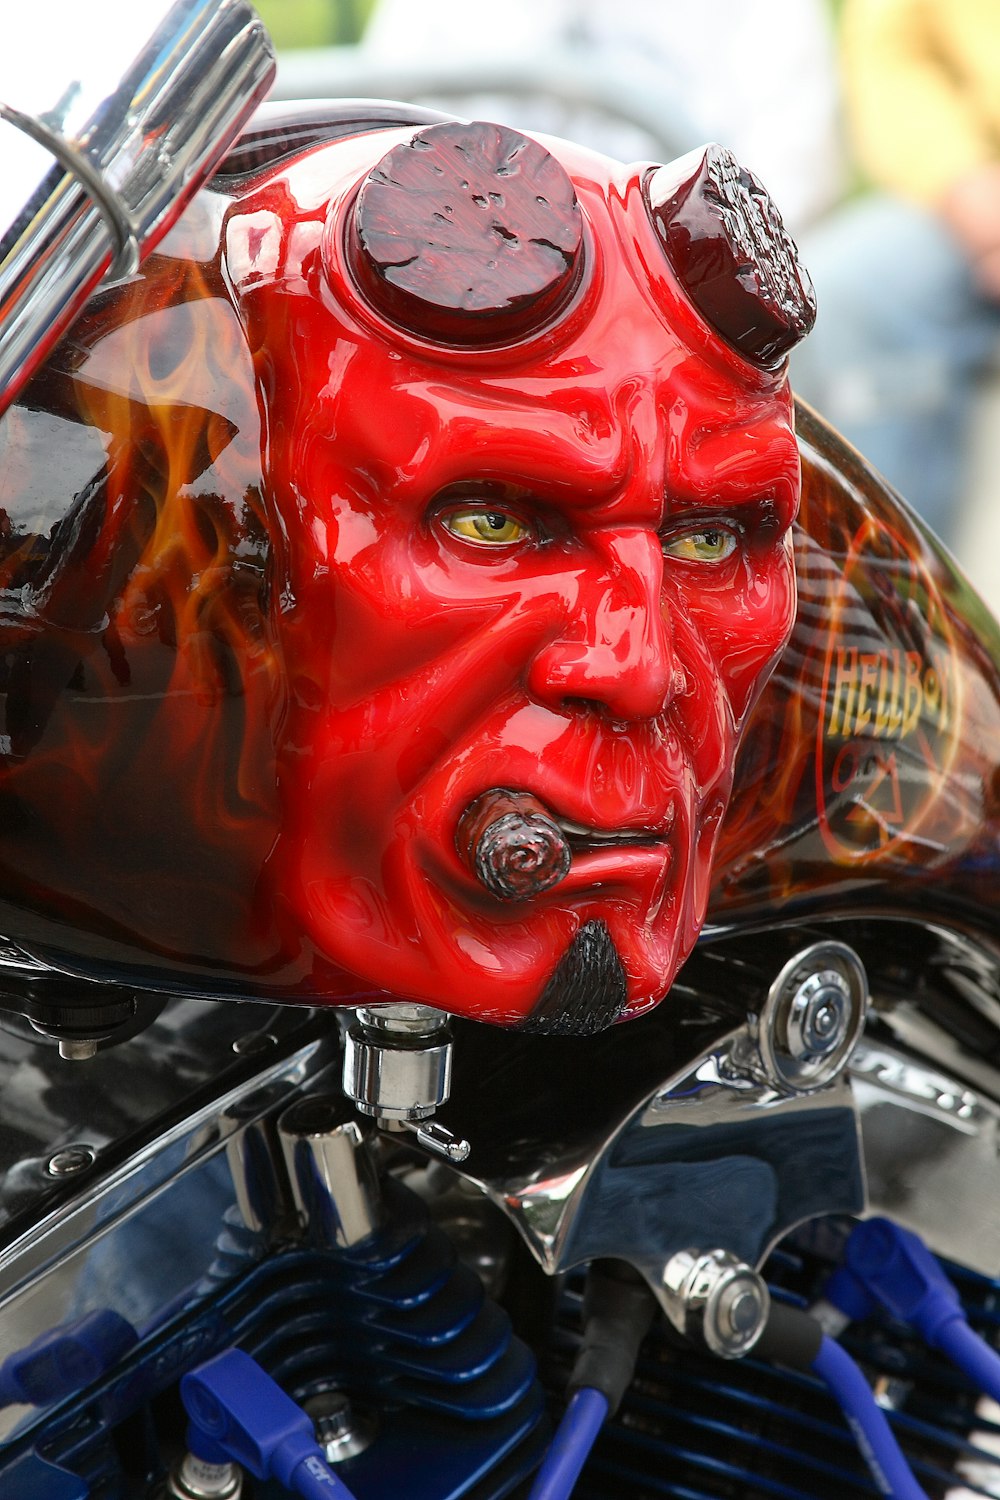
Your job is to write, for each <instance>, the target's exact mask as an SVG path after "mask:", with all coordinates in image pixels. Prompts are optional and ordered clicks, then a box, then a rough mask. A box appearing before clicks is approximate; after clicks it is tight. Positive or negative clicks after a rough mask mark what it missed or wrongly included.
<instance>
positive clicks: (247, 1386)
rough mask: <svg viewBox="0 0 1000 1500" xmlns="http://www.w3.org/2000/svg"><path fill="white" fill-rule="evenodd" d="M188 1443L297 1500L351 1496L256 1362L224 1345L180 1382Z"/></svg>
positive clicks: (309, 1428)
mask: <svg viewBox="0 0 1000 1500" xmlns="http://www.w3.org/2000/svg"><path fill="white" fill-rule="evenodd" d="M181 1400H182V1401H183V1402H184V1409H185V1410H186V1412H187V1414H188V1418H189V1421H190V1425H189V1427H188V1447H189V1449H190V1451H191V1452H192V1454H193V1455H194V1456H195V1457H196V1458H200V1459H203V1460H204V1461H205V1462H206V1463H214V1464H221V1463H225V1462H235V1463H239V1464H242V1465H243V1467H244V1468H245V1469H248V1470H249V1472H250V1473H251V1474H252V1475H253V1476H254V1478H255V1479H270V1478H274V1479H277V1480H278V1481H279V1483H281V1484H283V1485H284V1486H285V1488H286V1489H288V1490H291V1491H292V1493H293V1494H296V1495H301V1496H302V1497H303V1500H354V1497H353V1496H352V1495H351V1492H350V1490H349V1489H348V1488H347V1486H346V1485H345V1484H344V1483H343V1482H342V1480H340V1479H339V1478H338V1477H337V1475H336V1474H335V1473H334V1472H333V1470H332V1469H331V1468H330V1466H329V1464H328V1463H327V1461H326V1458H325V1457H324V1454H323V1450H322V1449H321V1448H320V1446H319V1444H318V1443H317V1442H316V1437H315V1433H314V1431H313V1424H312V1422H311V1421H310V1419H309V1417H308V1416H307V1415H306V1413H305V1412H304V1411H303V1410H302V1408H301V1407H300V1406H297V1405H296V1404H295V1402H294V1401H293V1400H292V1399H291V1397H289V1396H286V1395H285V1393H284V1391H283V1390H282V1389H281V1387H280V1386H279V1385H277V1384H276V1383H275V1382H274V1381H273V1380H272V1379H271V1377H270V1375H268V1374H267V1373H266V1372H265V1371H264V1370H262V1369H261V1367H260V1365H258V1364H257V1362H256V1360H253V1359H251V1358H250V1356H249V1355H248V1354H244V1353H243V1352H242V1351H241V1350H239V1349H228V1350H227V1351H226V1352H225V1353H224V1354H219V1355H217V1356H216V1358H215V1359H210V1360H208V1361H207V1362H206V1363H205V1364H203V1365H201V1366H199V1368H198V1369H196V1370H191V1371H190V1372H189V1373H188V1374H187V1375H185V1376H184V1377H183V1378H182V1380H181Z"/></svg>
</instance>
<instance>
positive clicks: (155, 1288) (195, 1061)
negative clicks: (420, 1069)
mask: <svg viewBox="0 0 1000 1500" xmlns="http://www.w3.org/2000/svg"><path fill="white" fill-rule="evenodd" d="M248 1009H250V1010H251V1011H257V1010H258V1007H252V1008H248V1007H246V1006H240V1005H210V1004H207V1003H205V1002H200V1001H173V1002H171V1003H170V1004H169V1005H168V1006H167V1008H166V1010H165V1011H164V1013H163V1015H162V1016H161V1017H160V1018H159V1019H158V1020H157V1022H156V1023H154V1025H153V1026H151V1027H150V1028H149V1030H148V1031H147V1032H144V1033H142V1034H141V1035H139V1036H137V1037H134V1038H132V1039H131V1040H130V1041H129V1042H125V1043H123V1044H122V1045H121V1046H120V1047H119V1048H116V1049H112V1050H110V1051H108V1052H104V1053H101V1054H99V1056H98V1057H97V1058H95V1059H93V1061H92V1062H90V1063H88V1064H87V1065H86V1067H81V1068H67V1066H66V1064H65V1063H62V1062H60V1061H59V1058H58V1056H57V1054H56V1050H55V1048H53V1047H51V1046H46V1045H45V1044H43V1043H41V1042H39V1041H37V1040H34V1041H31V1040H28V1039H27V1038H26V1037H23V1036H19V1035H17V1034H16V1032H13V1033H12V1032H11V1031H9V1030H8V1031H0V1087H3V1086H4V1085H5V1086H6V1087H5V1088H4V1093H3V1098H4V1120H5V1124H6V1125H7V1127H8V1128H7V1129H6V1130H5V1131H3V1132H0V1150H5V1152H6V1155H7V1160H8V1163H9V1169H8V1172H7V1174H6V1181H5V1192H7V1193H8V1203H7V1205H6V1206H7V1210H8V1212H7V1231H6V1238H5V1239H4V1238H3V1237H2V1228H0V1364H3V1362H4V1361H5V1360H7V1359H9V1358H11V1357H13V1356H19V1355H23V1353H24V1351H26V1350H29V1351H30V1350H31V1349H32V1348H34V1347H35V1346H36V1345H37V1346H38V1347H39V1349H40V1350H45V1349H48V1348H49V1347H50V1346H51V1341H53V1340H56V1339H61V1338H69V1339H71V1338H72V1337H73V1333H74V1330H75V1329H76V1328H78V1327H79V1325H80V1324H81V1320H84V1319H91V1320H92V1319H94V1318H100V1319H101V1320H103V1322H105V1323H107V1325H108V1326H109V1327H111V1329H112V1330H113V1331H114V1333H115V1348H114V1349H113V1350H111V1351H109V1358H112V1357H113V1358H117V1357H119V1356H120V1353H121V1348H120V1344H121V1332H122V1330H126V1331H127V1332H128V1334H129V1337H130V1338H131V1340H132V1342H135V1340H136V1339H143V1338H146V1337H147V1336H148V1335H150V1334H151V1333H153V1332H155V1330H156V1329H157V1328H159V1327H160V1326H161V1325H162V1324H163V1323H165V1322H166V1321H167V1320H169V1319H170V1318H171V1317H172V1316H174V1315H175V1314H176V1313H178V1312H179V1311H181V1309H183V1308H187V1307H190V1306H192V1305H194V1304H196V1303H197V1302H198V1301H200V1300H202V1299H205V1298H208V1297H210V1296H211V1295H212V1294H213V1293H214V1292H215V1291H216V1290H217V1289H218V1288H219V1287H220V1286H221V1285H224V1284H225V1283H226V1282H227V1281H228V1280H229V1279H231V1278H232V1277H233V1276H235V1275H238V1274H240V1272H241V1271H243V1270H244V1269H246V1268H247V1267H248V1266H249V1265H251V1264H252V1263H253V1262H254V1261H255V1260H257V1259H259V1258H260V1257H261V1256H262V1255H264V1254H265V1253H266V1251H267V1249H268V1247H269V1246H270V1244H271V1243H272V1242H273V1241H274V1240H275V1239H276V1238H281V1237H284V1236H285V1235H286V1234H287V1233H288V1232H289V1231H290V1230H292V1229H294V1218H293V1216H292V1213H291V1195H290V1192H289V1189H288V1185H287V1180H286V1178H285V1174H284V1170H283V1166H282V1161H281V1153H280V1149H279V1148H278V1146H277V1139H276V1135H275V1124H274V1122H275V1119H276V1117H277V1115H278V1114H279V1113H280V1112H281V1111H282V1110H283V1109H286V1108H287V1107H288V1106H289V1105H290V1104H292V1103H293V1102H294V1101H295V1099H296V1098H298V1097H299V1096H300V1094H301V1092H302V1091H303V1089H304V1088H306V1087H307V1086H313V1085H316V1086H322V1082H323V1080H324V1079H327V1080H328V1086H329V1087H335V1086H336V1078H337V1073H338V1072H339V1066H340V1060H339V1041H338V1037H337V1031H336V1026H335V1024H332V1018H331V1025H330V1026H329V1028H324V1031H323V1033H322V1034H320V1035H319V1036H317V1034H316V1033H317V1029H318V1028H317V1024H316V1023H314V1022H313V1020H312V1018H311V1017H310V1014H309V1013H308V1012H298V1013H295V1012H289V1013H286V1016H284V1017H280V1016H279V1017H278V1019H277V1020H276V1022H275V1024H274V1026H273V1027H272V1032H273V1033H274V1037H275V1041H274V1046H273V1047H266V1048H263V1049H262V1050H257V1051H254V1050H253V1049H251V1055H250V1057H249V1058H248V1057H246V1056H244V1057H242V1058H241V1057H240V1055H239V1052H238V1050H237V1048H238V1044H239V1042H240V1039H241V1038H242V1037H243V1036H244V1035H245V1034H246V1032H247V1031H248V1030H249V1029H250V1027H249V1025H248V1021H247V1012H248ZM254 1064H256V1071H253V1069H254ZM234 1069H235V1070H236V1074H235V1078H234V1075H233V1072H232V1070H234ZM227 1075H228V1076H227ZM248 1075H249V1076H248ZM32 1098H34V1099H37V1101H38V1103H37V1106H36V1108H35V1111H34V1118H32V1113H31V1100H32ZM48 1098H51V1099H52V1100H55V1101H57V1102H58V1106H59V1108H58V1113H59V1114H61V1115H62V1117H63V1120H64V1122H66V1123H63V1124H62V1125H61V1126H60V1125H59V1122H58V1120H57V1118H56V1117H55V1113H54V1111H53V1110H51V1109H50V1108H48V1107H47V1099H48ZM21 1101H24V1103H25V1104H26V1105H27V1106H28V1107H27V1108H26V1109H22V1110H19V1108H18V1106H19V1103H20V1102H21ZM158 1119H165V1120H166V1122H167V1123H165V1124H163V1125H162V1126H159V1127H158V1125H157V1121H158ZM15 1120H16V1121H17V1126H18V1128H17V1129H12V1128H11V1126H12V1122H13V1121H15ZM171 1121H172V1123H171ZM69 1122H74V1123H72V1124H70V1123H69ZM116 1125H117V1134H116V1133H115V1129H114V1127H115V1126H116ZM22 1127H23V1128H22ZM27 1130H30V1131H31V1132H32V1133H34V1134H35V1135H37V1136H41V1137H47V1138H48V1145H47V1147H46V1148H45V1149H44V1150H43V1151H41V1152H38V1154H37V1155H33V1154H32V1148H31V1146H30V1145H29V1146H28V1148H27V1151H26V1153H25V1158H24V1159H23V1160H22V1161H20V1162H17V1161H15V1160H13V1158H14V1157H15V1155H16V1151H17V1149H18V1147H20V1149H21V1150H22V1151H24V1149H25V1134H26V1131H27ZM60 1137H62V1139H63V1140H64V1141H65V1142H66V1144H65V1145H63V1146H60ZM70 1145H72V1148H73V1149H74V1153H76V1154H75V1155H74V1160H77V1159H79V1163H80V1166H79V1170H77V1171H75V1172H74V1173H73V1174H71V1176H70V1178H69V1179H65V1178H62V1179H60V1178H52V1177H51V1176H48V1175H47V1173H46V1171H45V1164H46V1163H48V1162H50V1161H51V1160H52V1159H53V1158H54V1156H56V1155H60V1154H65V1153H66V1152H67V1151H68V1150H69V1149H70ZM84 1148H87V1152H89V1153H90V1154H91V1155H92V1161H90V1162H89V1163H88V1161H87V1159H86V1154H85V1153H84ZM11 1185H12V1187H11ZM8 1190H10V1191H8ZM0 1226H2V1216H0ZM65 1394H66V1392H64V1391H60V1390H58V1389H50V1388H49V1387H48V1385H46V1387H45V1388H44V1390H43V1392H42V1393H41V1395H40V1396H39V1397H38V1398H37V1399H38V1404H37V1405H35V1406H30V1405H26V1404H19V1405H9V1406H7V1407H4V1408H3V1409H0V1443H3V1442H5V1441H8V1440H10V1439H11V1438H12V1437H14V1436H15V1435H16V1434H18V1435H19V1434H20V1433H22V1432H23V1431H24V1430H26V1429H27V1428H28V1427H30V1426H32V1425H33V1424H34V1423H35V1422H37V1421H38V1420H39V1419H40V1416H41V1414H42V1412H43V1411H44V1410H45V1409H46V1408H47V1406H48V1405H50V1404H52V1403H54V1402H56V1401H58V1400H60V1399H62V1397H63V1396H64V1395H65Z"/></svg>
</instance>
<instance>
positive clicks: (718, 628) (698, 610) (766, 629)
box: [689, 538, 795, 729]
mask: <svg viewBox="0 0 1000 1500" xmlns="http://www.w3.org/2000/svg"><path fill="white" fill-rule="evenodd" d="M739 566H740V569H741V571H742V576H741V577H738V578H737V580H735V581H734V580H733V579H732V578H730V579H727V580H724V581H720V584H719V586H718V587H716V588H706V587H703V588H700V589H697V590H692V592H691V594H690V596H689V597H690V604H689V608H690V612H691V616H692V619H693V620H694V621H695V623H696V625H697V628H698V630H699V631H700V633H701V635H702V637H703V639H704V641H705V643H706V645H707V648H708V651H709V653H710V654H711V656H712V658H713V660H714V661H715V663H716V667H717V670H718V672H719V676H720V677H721V679H722V683H723V685H724V687H725V690H726V696H727V698H728V700H729V704H730V708H731V710H732V714H733V718H734V721H735V724H736V727H737V729H738V728H739V727H740V726H741V724H742V722H743V720H744V718H745V717H746V715H747V713H748V712H749V710H750V708H751V707H752V705H753V703H754V702H755V700H756V698H757V695H758V693H759V692H760V690H761V688H762V687H763V686H764V683H765V682H766V681H767V678H768V676H769V675H770V672H771V670H772V669H773V667H774V665H775V662H776V660H777V657H778V655H779V654H780V652H781V650H782V647H783V646H784V644H785V642H786V641H787V639H788V635H789V633H790V631H791V628H792V622H793V620H794V616H795V574H794V568H793V565H792V561H791V556H790V553H789V550H788V544H787V539H786V538H782V540H780V541H778V542H776V543H774V544H773V545H772V546H771V547H770V548H769V549H768V550H767V552H766V553H765V554H763V555H762V554H761V553H760V552H759V551H751V552H750V553H749V554H748V555H747V556H746V557H745V558H744V559H743V560H742V561H741V563H740V565H739ZM734 585H735V586H734Z"/></svg>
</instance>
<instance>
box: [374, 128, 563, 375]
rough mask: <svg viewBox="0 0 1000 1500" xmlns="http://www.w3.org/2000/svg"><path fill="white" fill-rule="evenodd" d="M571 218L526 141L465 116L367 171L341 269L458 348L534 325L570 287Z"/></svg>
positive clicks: (540, 157) (417, 328)
mask: <svg viewBox="0 0 1000 1500" xmlns="http://www.w3.org/2000/svg"><path fill="white" fill-rule="evenodd" d="M583 244H584V241H583V221H582V215H581V213H580V208H579V205H578V203H577V200H576V194H575V193H574V191H573V184H572V183H571V181H570V179H569V176H568V174H567V173H566V172H565V170H564V169H563V168H562V167H561V166H560V165H559V163H558V162H557V161H556V160H555V158H554V157H553V156H551V155H550V154H549V152H548V151H546V150H545V149H544V147H542V146H540V145H539V144H538V143H537V142H536V141H532V140H529V139H528V138H527V137H526V136H523V135H521V134H520V133H519V132H518V131H516V130H510V129H507V128H506V127H504V126H500V125H491V124H486V123H485V122H482V121H474V122H473V123H472V124H451V123H448V124H441V125H432V126H429V127H428V128H427V129H425V130H421V131H420V132H419V133H418V134H416V135H415V136H413V137H412V139H411V140H409V141H406V142H404V143H402V144H400V145H397V146H394V147H393V148H392V150H391V151H389V152H388V153H387V154H386V155H385V156H384V157H383V158H382V160H381V161H380V162H379V164H378V165H377V166H376V167H375V168H374V169H373V170H372V171H371V172H370V173H369V175H368V177H367V178H366V180H365V182H364V184H363V185H362V187H361V190H360V192H359V194H358V197H357V200H356V202H355V205H354V211H353V214H352V216H351V219H350V222H349V225H348V229H347V256H348V262H349V264H350V266H351V269H352V272H353V274H354V276H355V278H356V280H357V281H358V283H359V285H360V287H361V289H362V291H363V292H364V294H365V296H366V297H367V299H368V301H369V302H370V303H371V304H372V306H373V307H374V308H375V309H376V311H377V312H379V313H380V314H381V315H382V316H383V317H385V318H386V319H387V320H388V321H389V322H390V323H392V324H394V325H395V326H397V327H398V328H401V329H402V330H404V331H405V332H408V333H412V334H416V335H417V336H418V337H422V338H429V339H432V340H434V341H436V342H441V343H448V344H458V345H464V346H477V345H479V346H481V345H490V344H498V343H507V342H509V341H511V340H515V339H520V338H524V337H525V336H526V335H527V334H530V333H534V332H536V331H538V330H540V329H541V328H543V327H545V326H546V325H547V324H548V323H550V322H551V321H552V319H553V318H554V317H555V316H556V314H557V313H558V312H559V311H560V310H561V308H562V307H563V306H564V304H565V303H566V302H567V301H568V299H569V298H570V296H571V295H572V293H573V291H574V290H575V288H576V286H577V284H578V282H579V279H580V275H581V271H582V266H583Z"/></svg>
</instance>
